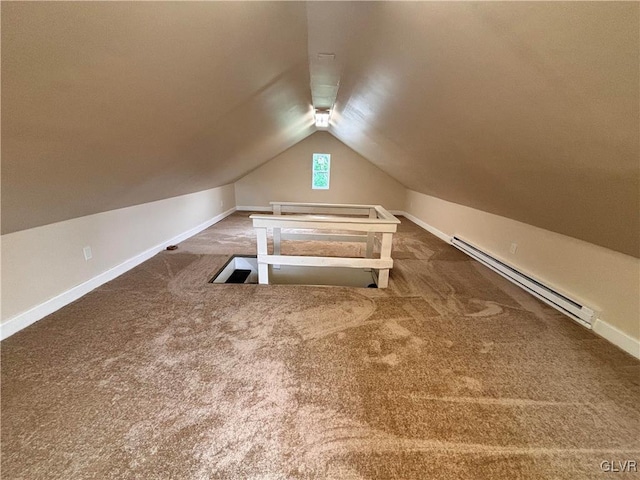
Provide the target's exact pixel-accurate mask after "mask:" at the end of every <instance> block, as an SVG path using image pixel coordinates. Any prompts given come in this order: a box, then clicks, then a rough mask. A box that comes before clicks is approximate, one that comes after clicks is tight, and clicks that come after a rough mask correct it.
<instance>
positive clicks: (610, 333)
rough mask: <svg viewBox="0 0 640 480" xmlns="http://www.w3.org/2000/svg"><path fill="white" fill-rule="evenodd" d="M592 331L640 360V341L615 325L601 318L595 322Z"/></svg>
mask: <svg viewBox="0 0 640 480" xmlns="http://www.w3.org/2000/svg"><path fill="white" fill-rule="evenodd" d="M592 330H593V331H594V332H595V333H597V334H598V335H600V336H601V337H602V338H604V339H605V340H608V341H610V342H611V343H613V344H614V345H616V346H618V347H620V348H621V349H622V350H624V351H625V352H627V353H629V354H631V355H633V356H634V357H636V358H637V359H640V340H638V339H636V338H633V337H632V336H630V335H628V334H626V333H624V332H623V331H621V330H618V329H617V328H616V327H614V326H613V325H610V324H608V323H607V322H605V321H603V320H600V319H599V318H597V319H596V321H595V322H593V326H592Z"/></svg>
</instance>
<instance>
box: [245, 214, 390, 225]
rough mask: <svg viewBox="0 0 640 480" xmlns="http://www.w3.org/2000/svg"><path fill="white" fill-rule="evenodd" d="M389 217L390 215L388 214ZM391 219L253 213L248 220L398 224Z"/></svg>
mask: <svg viewBox="0 0 640 480" xmlns="http://www.w3.org/2000/svg"><path fill="white" fill-rule="evenodd" d="M389 215H391V214H389ZM391 217H392V218H361V217H334V216H330V215H273V214H262V213H254V214H251V215H249V218H251V219H254V220H258V219H259V220H267V221H269V222H273V223H279V222H283V221H285V222H314V223H364V224H372V225H376V224H378V225H382V224H384V225H386V224H397V223H400V220H398V219H397V218H396V217H394V216H393V215H391Z"/></svg>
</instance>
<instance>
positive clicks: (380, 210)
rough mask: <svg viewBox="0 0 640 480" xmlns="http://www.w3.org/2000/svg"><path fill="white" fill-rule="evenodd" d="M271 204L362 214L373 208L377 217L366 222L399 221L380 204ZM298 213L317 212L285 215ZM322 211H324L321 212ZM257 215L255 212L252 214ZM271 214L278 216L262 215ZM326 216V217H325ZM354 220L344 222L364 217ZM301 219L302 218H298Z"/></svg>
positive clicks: (273, 204)
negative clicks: (361, 212) (354, 211)
mask: <svg viewBox="0 0 640 480" xmlns="http://www.w3.org/2000/svg"><path fill="white" fill-rule="evenodd" d="M269 203H270V204H271V205H272V206H275V205H278V206H281V207H297V208H301V209H304V208H309V209H310V210H311V209H314V208H317V209H328V210H330V209H336V210H340V209H344V210H352V211H353V210H360V209H362V210H363V214H365V212H364V211H365V210H371V209H373V210H375V211H376V215H377V217H378V218H373V219H370V220H372V222H366V223H380V221H381V220H382V221H384V222H383V223H400V220H398V219H397V218H396V217H395V216H394V215H393V214H391V213H390V212H389V211H388V210H387V209H385V208H384V207H383V206H382V205H358V204H351V203H299V202H269ZM300 213H319V212H298V213H297V214H295V215H287V218H288V219H291V218H292V217H296V218H301V217H302V215H300ZM323 213H324V212H323ZM254 215H257V214H254ZM254 215H251V217H250V218H258V217H254ZM273 216H278V215H264V216H263V217H273ZM263 217H259V218H263ZM314 218H320V217H315V216H314ZM325 218H327V217H325ZM332 218H347V219H351V217H332ZM304 220H311V219H310V218H305V219H304ZM353 220H354V221H350V220H347V221H346V222H345V223H355V221H358V222H362V221H363V220H364V219H362V218H358V217H353ZM300 221H302V219H301V220H300ZM311 221H321V220H311Z"/></svg>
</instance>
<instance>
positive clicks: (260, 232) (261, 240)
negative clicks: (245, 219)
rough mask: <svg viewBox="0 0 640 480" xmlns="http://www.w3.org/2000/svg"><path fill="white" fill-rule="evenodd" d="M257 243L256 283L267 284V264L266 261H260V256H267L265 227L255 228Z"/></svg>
mask: <svg viewBox="0 0 640 480" xmlns="http://www.w3.org/2000/svg"><path fill="white" fill-rule="evenodd" d="M256 235H257V245H258V283H261V284H263V285H268V284H269V266H268V265H267V263H266V262H263V261H260V258H261V257H262V258H264V257H266V256H267V254H268V252H267V229H266V228H256Z"/></svg>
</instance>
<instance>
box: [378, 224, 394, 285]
mask: <svg viewBox="0 0 640 480" xmlns="http://www.w3.org/2000/svg"><path fill="white" fill-rule="evenodd" d="M392 244H393V235H392V234H391V233H383V234H382V246H381V247H380V259H381V260H385V259H391V246H392ZM388 286H389V268H384V269H380V271H379V272H378V288H387V287H388Z"/></svg>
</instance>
